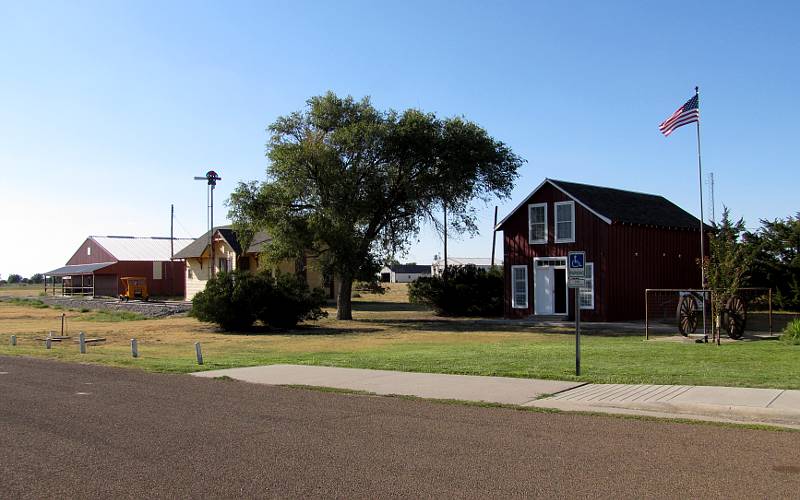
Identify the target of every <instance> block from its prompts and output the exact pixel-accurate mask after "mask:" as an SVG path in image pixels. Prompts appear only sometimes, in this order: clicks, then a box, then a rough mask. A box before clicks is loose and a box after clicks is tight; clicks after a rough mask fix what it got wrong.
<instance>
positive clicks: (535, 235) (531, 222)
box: [528, 203, 547, 244]
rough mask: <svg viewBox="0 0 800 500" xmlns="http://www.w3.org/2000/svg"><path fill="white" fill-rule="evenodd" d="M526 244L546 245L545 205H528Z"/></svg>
mask: <svg viewBox="0 0 800 500" xmlns="http://www.w3.org/2000/svg"><path fill="white" fill-rule="evenodd" d="M528 243H531V244H533V243H547V203H533V204H531V205H528Z"/></svg>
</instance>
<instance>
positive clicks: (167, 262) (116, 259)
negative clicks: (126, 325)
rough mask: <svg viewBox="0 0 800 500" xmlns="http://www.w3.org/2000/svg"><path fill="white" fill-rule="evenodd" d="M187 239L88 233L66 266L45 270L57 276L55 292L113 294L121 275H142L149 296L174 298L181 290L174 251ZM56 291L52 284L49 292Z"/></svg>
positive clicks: (181, 265) (179, 266)
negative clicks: (60, 280) (59, 278)
mask: <svg viewBox="0 0 800 500" xmlns="http://www.w3.org/2000/svg"><path fill="white" fill-rule="evenodd" d="M192 241H194V240H192V239H190V238H173V239H170V238H159V237H152V238H141V237H134V236H89V237H88V238H87V239H86V241H84V242H83V244H81V246H80V247H79V248H78V250H77V251H76V252H75V254H74V255H73V256H72V257H71V258H70V259H69V261H67V265H65V266H64V267H60V268H58V269H54V270H53V271H50V272H47V273H45V282H46V278H47V277H48V276H50V277H53V278H55V277H61V278H62V283H61V285H59V291H60V292H62V293H63V294H66V295H92V296H106V297H117V296H118V295H119V293H120V291H121V290H122V287H123V284H122V282H121V280H120V278H123V277H125V276H144V277H145V278H147V286H148V290H149V292H150V295H152V296H161V297H177V296H182V295H183V293H184V290H185V282H184V277H183V275H184V267H185V264H184V262H183V261H182V260H180V261H173V260H172V251H174V252H175V253H177V252H178V251H179V250H181V249H183V248H184V247H185V246H186V245H188V244H189V243H191V242H192ZM54 281H55V280H53V282H54ZM55 292H56V287H55V286H53V288H52V293H55Z"/></svg>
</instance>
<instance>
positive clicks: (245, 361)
mask: <svg viewBox="0 0 800 500" xmlns="http://www.w3.org/2000/svg"><path fill="white" fill-rule="evenodd" d="M1 293H2V292H0V294H1ZM330 312H331V313H333V311H332V310H330ZM61 313H62V311H60V310H54V309H52V308H36V307H32V306H31V305H23V304H20V303H8V302H3V303H0V354H16V355H26V356H37V357H43V358H53V359H62V360H69V361H81V362H87V363H102V364H108V365H115V366H135V367H139V368H142V369H145V370H152V371H161V372H190V371H195V370H197V369H200V368H202V369H218V368H230V367H237V366H251V365H259V364H273V363H296V364H312V365H325V366H342V367H354V368H376V369H388V370H403V371H417V372H435V373H460V374H471V375H499V376H507V377H532V378H548V379H563V380H582V381H587V382H588V381H590V382H606V383H612V382H613V383H656V384H695V385H726V386H750V387H777V388H786V389H800V346H789V345H786V344H783V343H782V342H778V341H754V342H735V343H728V344H723V345H722V346H716V345H711V344H693V343H683V342H672V341H666V340H663V339H661V340H659V339H657V340H651V341H644V340H643V338H642V336H641V335H598V334H589V335H584V336H583V338H582V371H583V375H582V376H581V377H578V378H576V377H575V376H574V360H575V358H574V352H575V351H574V349H575V347H574V335H573V334H572V332H571V331H570V330H569V329H565V330H563V331H559V330H558V329H552V328H550V329H547V328H541V327H532V326H529V325H521V324H518V323H510V324H509V323H503V322H497V323H486V322H476V321H473V320H469V319H442V318H437V317H435V316H434V315H433V314H432V313H431V312H430V311H427V310H425V309H424V308H420V307H418V306H415V305H412V304H408V303H406V302H405V287H404V286H398V285H392V288H391V290H390V292H389V293H387V294H386V295H383V296H375V295H365V296H364V297H361V298H358V299H356V300H355V303H354V314H353V315H354V317H355V318H356V319H355V320H354V321H345V322H341V321H336V320H334V319H332V318H327V319H323V320H321V321H319V322H314V323H312V324H310V325H306V326H304V327H303V328H299V329H297V330H293V331H289V332H268V333H264V334H249V335H246V334H224V333H220V332H218V331H217V330H216V328H215V327H214V326H213V325H207V324H203V323H199V322H197V321H196V320H194V319H192V318H187V317H172V318H164V319H149V320H141V321H124V320H123V321H120V318H119V317H113V318H104V317H103V316H102V315H97V314H96V313H93V312H83V313H81V312H77V311H76V312H67V317H68V322H67V324H68V328H69V331H70V333H72V334H73V335H74V336H77V333H78V331H84V332H86V334H87V336H90V337H106V338H107V339H108V341H107V342H106V343H104V344H101V345H90V346H89V347H88V354H85V355H80V354H79V353H78V347H77V345H76V344H75V343H73V342H64V343H60V344H59V343H54V345H53V348H52V349H51V350H50V351H48V350H46V349H45V348H44V345H43V342H37V341H35V340H33V339H34V337H40V336H43V335H44V334H46V332H47V331H48V330H54V331H56V332H58V331H59V328H60V316H61ZM331 316H333V314H331ZM12 334H13V335H16V336H17V338H18V345H17V346H16V347H11V346H10V345H9V336H10V335H12ZM134 337H135V338H136V339H138V342H139V353H140V357H139V358H138V359H133V358H131V357H130V346H129V342H130V339H131V338H134ZM196 341H199V342H201V343H202V346H203V356H204V358H205V365H203V366H202V367H198V366H197V365H196V364H195V361H194V347H193V343H194V342H196Z"/></svg>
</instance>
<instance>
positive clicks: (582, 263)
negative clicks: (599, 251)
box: [567, 252, 586, 278]
mask: <svg viewBox="0 0 800 500" xmlns="http://www.w3.org/2000/svg"><path fill="white" fill-rule="evenodd" d="M585 270H586V252H570V253H569V254H568V255H567V278H583V277H584V276H585V275H586V274H585V272H586V271H585Z"/></svg>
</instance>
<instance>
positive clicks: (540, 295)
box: [533, 266, 554, 314]
mask: <svg viewBox="0 0 800 500" xmlns="http://www.w3.org/2000/svg"><path fill="white" fill-rule="evenodd" d="M553 271H554V269H553V268H552V267H544V266H534V273H533V274H534V280H535V282H534V288H535V293H536V302H534V305H535V308H534V309H535V311H534V314H553V303H554V301H553V291H554V286H553V282H554V279H553V275H554V272H553Z"/></svg>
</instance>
